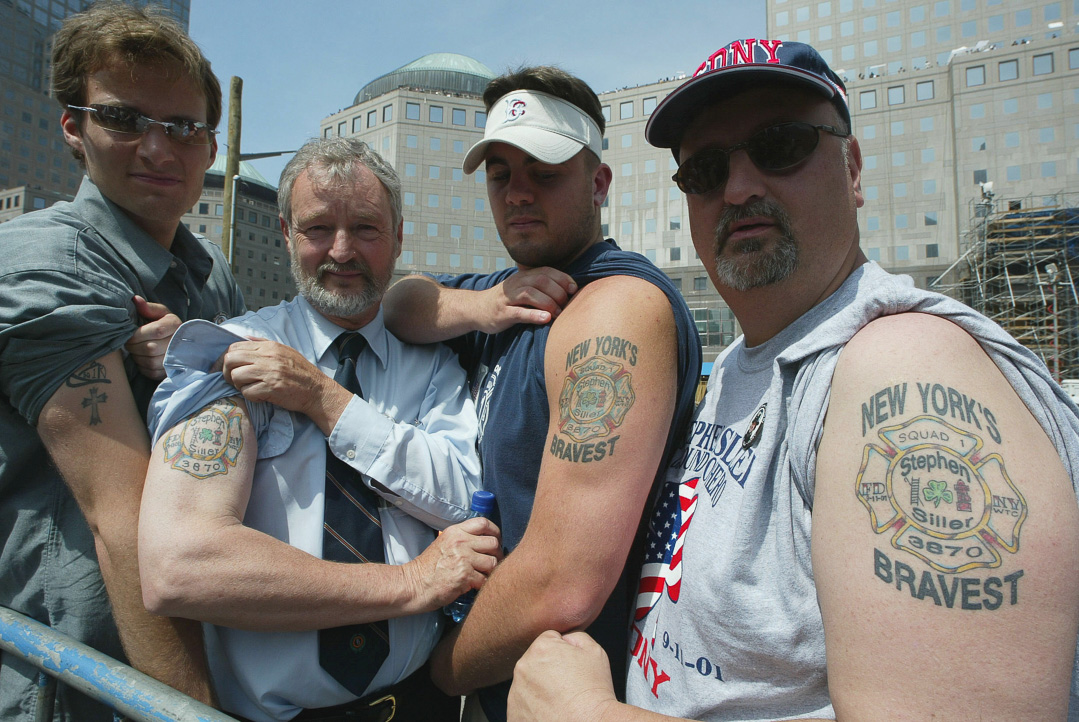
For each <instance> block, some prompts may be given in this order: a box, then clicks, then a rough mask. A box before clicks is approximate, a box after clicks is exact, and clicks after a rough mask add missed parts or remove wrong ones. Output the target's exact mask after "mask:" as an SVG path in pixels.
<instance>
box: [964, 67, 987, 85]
mask: <svg viewBox="0 0 1079 722" xmlns="http://www.w3.org/2000/svg"><path fill="white" fill-rule="evenodd" d="M977 85H985V66H984V65H974V66H972V67H969V68H967V87H968V88H973V87H974V86H977Z"/></svg>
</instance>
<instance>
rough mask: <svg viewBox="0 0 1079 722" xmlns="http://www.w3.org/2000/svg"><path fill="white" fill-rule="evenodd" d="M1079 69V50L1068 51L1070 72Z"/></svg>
mask: <svg viewBox="0 0 1079 722" xmlns="http://www.w3.org/2000/svg"><path fill="white" fill-rule="evenodd" d="M1077 69H1079V48H1072V49H1071V50H1069V51H1068V70H1077Z"/></svg>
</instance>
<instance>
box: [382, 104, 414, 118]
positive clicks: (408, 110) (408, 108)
mask: <svg viewBox="0 0 1079 722" xmlns="http://www.w3.org/2000/svg"><path fill="white" fill-rule="evenodd" d="M419 119H420V104H419V103H405V120H419ZM383 120H385V119H383Z"/></svg>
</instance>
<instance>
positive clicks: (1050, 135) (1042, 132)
mask: <svg viewBox="0 0 1079 722" xmlns="http://www.w3.org/2000/svg"><path fill="white" fill-rule="evenodd" d="M1056 135H1057V134H1056V130H1055V129H1053V128H1039V129H1038V142H1039V143H1052V142H1053V141H1054V140H1056Z"/></svg>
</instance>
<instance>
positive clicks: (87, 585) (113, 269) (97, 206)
mask: <svg viewBox="0 0 1079 722" xmlns="http://www.w3.org/2000/svg"><path fill="white" fill-rule="evenodd" d="M0 249H2V253H0V535H4V538H3V546H2V548H0V604H2V605H4V606H7V607H10V608H12V609H15V610H16V611H20V612H22V613H24V614H27V615H29V616H31V617H34V618H35V619H38V620H39V621H42V622H44V623H46V624H50V625H51V626H53V627H54V628H57V629H60V630H61V631H64V632H65V633H67V634H70V635H72V636H73V637H75V638H76V639H79V640H81V641H85V642H88V643H89V644H91V645H92V646H94V647H96V648H98V649H101V650H102V651H104V652H106V653H107V654H111V655H114V656H118V657H120V658H122V656H123V655H122V652H121V650H120V645H119V641H118V639H117V635H116V630H115V627H114V625H113V623H112V618H111V614H110V612H109V606H108V599H107V596H106V594H105V588H104V583H103V582H102V580H101V573H100V570H99V568H98V565H97V558H96V554H95V552H94V543H93V538H92V536H91V534H90V531H89V529H88V528H87V526H86V521H85V519H84V518H83V516H82V514H81V512H80V511H79V509H78V506H77V505H76V503H75V501H74V499H73V498H72V496H71V493H70V491H69V490H68V488H67V486H66V485H65V484H64V483H63V481H62V480H61V478H60V475H59V473H58V472H57V471H56V469H55V468H54V467H53V466H52V465H51V464H49V463H48V455H47V453H46V451H45V448H44V446H43V445H42V443H41V440H40V438H39V437H38V434H37V430H36V428H35V426H36V424H37V420H38V415H39V414H40V413H41V409H42V407H43V406H44V405H45V403H46V402H47V401H48V400H49V398H51V397H52V395H53V393H55V391H56V390H57V388H59V386H60V385H61V384H62V383H64V380H65V379H66V378H67V377H68V376H70V375H71V374H72V373H73V372H74V371H75V370H77V369H78V368H79V367H81V366H82V365H84V364H86V363H87V362H89V361H92V360H94V359H98V358H101V357H102V356H105V355H106V354H108V353H110V352H112V351H115V350H116V349H119V348H122V347H123V345H124V343H125V342H126V341H127V339H128V338H129V337H130V336H131V333H132V332H133V331H134V330H135V327H136V326H137V324H138V317H137V314H136V312H135V306H134V302H133V301H132V296H134V295H136V294H137V295H140V296H143V297H144V298H146V299H147V300H150V301H154V302H158V303H163V304H165V305H166V306H168V307H169V309H171V310H172V311H173V313H176V314H177V315H178V316H179V317H180V318H181V319H183V320H187V319H189V318H206V319H215V318H218V317H220V318H226V317H231V316H235V315H237V314H240V313H242V312H243V311H244V303H243V298H242V296H241V295H240V292H239V289H238V287H237V286H236V283H235V281H234V280H233V278H232V273H231V271H230V270H229V268H228V264H227V262H226V260H225V258H224V256H223V255H222V253H221V251H220V249H218V248H217V247H216V246H214V245H213V244H211V243H210V242H209V241H207V240H206V239H204V238H199V237H196V236H194V235H193V234H192V233H191V232H190V231H188V230H187V229H186V228H185V227H183V226H182V225H181V226H179V227H178V229H177V232H176V237H175V239H174V241H173V244H172V249H171V252H170V251H167V250H165V249H164V248H163V247H162V246H161V245H160V244H159V243H157V242H156V241H154V240H153V239H152V238H151V237H150V236H149V235H148V234H146V232H145V231H143V230H142V229H140V228H139V227H138V226H137V225H135V223H134V222H133V221H132V220H131V219H130V218H129V217H128V216H127V215H126V214H125V213H124V211H123V210H121V209H120V208H119V207H118V206H116V205H115V204H114V203H112V202H111V201H109V200H108V199H106V198H105V197H104V196H102V194H101V192H100V190H99V189H98V188H97V186H95V185H94V184H93V183H92V182H91V181H90V180H89V179H88V178H87V179H85V180H84V181H83V183H82V187H81V188H80V189H79V193H78V195H77V196H76V197H75V200H74V201H73V202H71V203H57V204H56V205H55V206H53V207H51V208H48V209H45V210H41V211H36V212H33V213H28V214H26V215H23V216H20V217H18V218H16V219H14V220H12V221H10V222H8V223H4V224H3V225H0ZM125 365H126V367H127V376H128V381H129V383H130V384H131V389H132V391H133V393H134V395H135V401H136V403H137V405H138V407H139V411H140V413H142V414H143V415H144V416H145V413H146V408H147V405H148V403H149V399H150V396H151V395H152V394H153V390H154V388H155V387H156V383H155V382H153V381H150V380H148V379H146V378H144V377H142V376H141V375H139V374H138V373H137V372H136V371H135V368H134V365H133V364H132V363H131V362H130V359H127V360H126V362H125ZM6 667H18V668H19V669H20V672H21V674H13V673H9V671H8V670H7V669H4V668H6ZM24 675H25V678H24ZM32 679H33V673H32V672H31V671H30V670H29V669H27V668H25V667H22V666H20V664H19V663H17V662H16V661H15V660H12V659H11V658H10V657H9V656H8V655H3V657H2V667H0V719H5V720H8V719H23V718H24V717H25V718H26V719H32V710H33V700H32V697H31V695H32V694H33V686H32V685H31V684H29V682H30V681H31V680H32ZM76 697H80V695H77V694H75V695H72V697H71V703H72V704H84V702H83V701H82V700H79V701H78V702H76V701H75V698H76ZM65 703H66V700H65V699H61V700H60V704H61V706H64V705H65ZM75 709H78V711H72V710H75ZM68 711H69V713H71V714H73V715H74V716H75V717H76V718H78V719H93V720H96V719H98V718H100V719H103V720H107V719H111V715H106V713H105V712H104V711H103V708H98V707H95V708H93V709H91V708H90V707H85V708H76V707H69V708H68ZM20 715H21V716H20Z"/></svg>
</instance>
